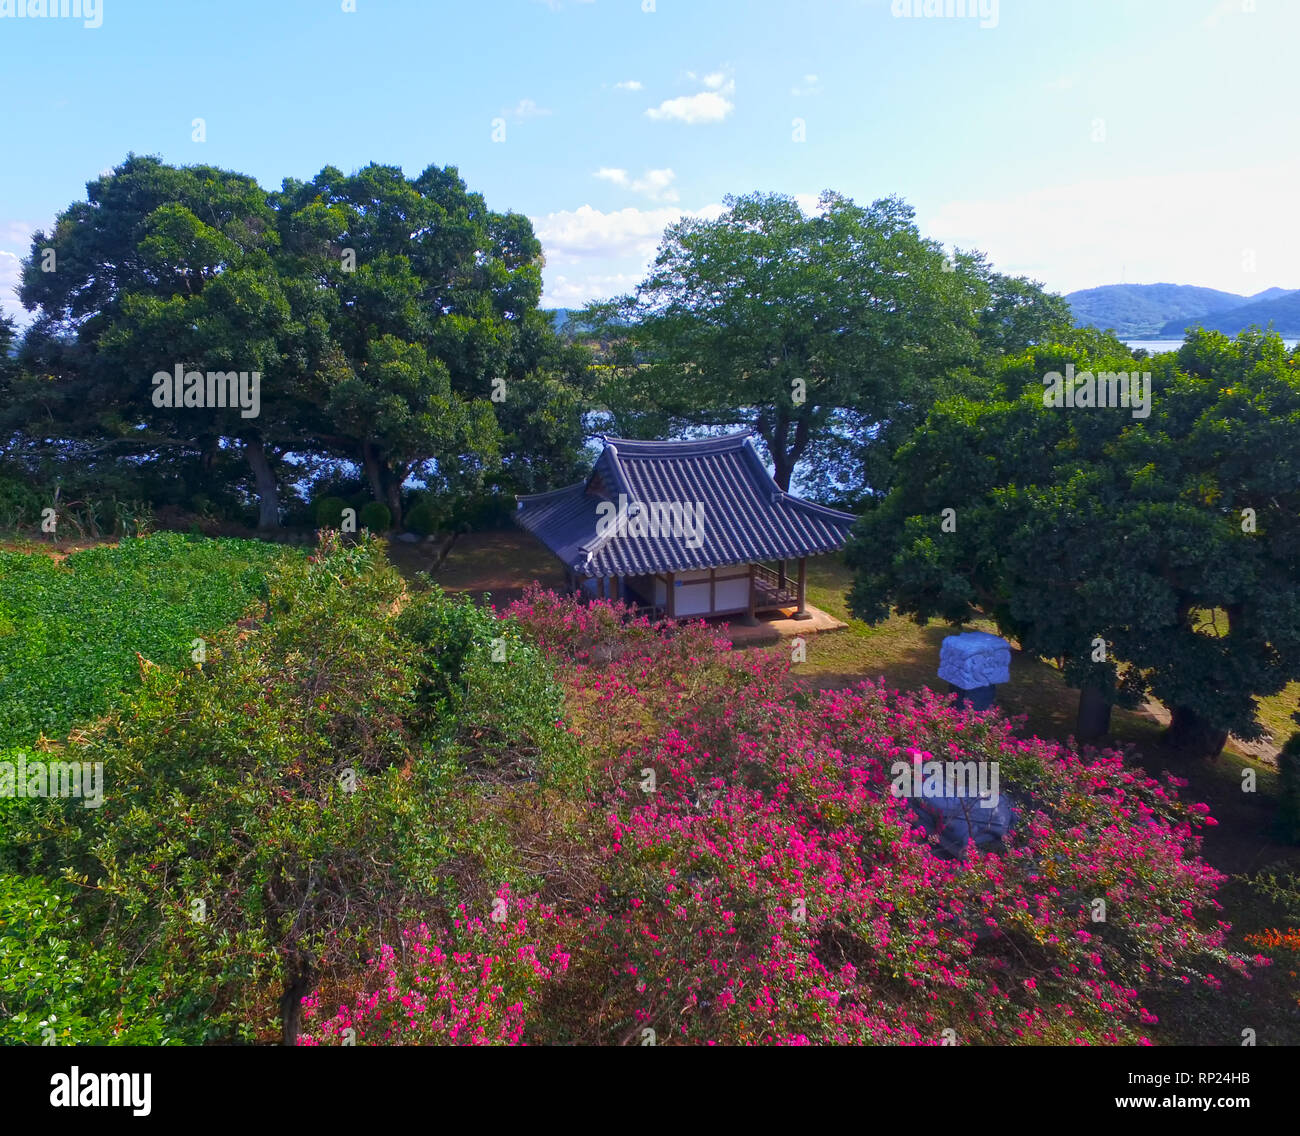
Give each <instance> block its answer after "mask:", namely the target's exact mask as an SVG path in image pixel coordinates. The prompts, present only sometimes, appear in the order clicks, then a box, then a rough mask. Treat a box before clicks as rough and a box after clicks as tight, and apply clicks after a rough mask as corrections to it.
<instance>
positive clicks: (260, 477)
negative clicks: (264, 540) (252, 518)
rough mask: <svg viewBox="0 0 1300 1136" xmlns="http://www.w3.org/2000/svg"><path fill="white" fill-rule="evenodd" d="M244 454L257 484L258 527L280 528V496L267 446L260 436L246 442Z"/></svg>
mask: <svg viewBox="0 0 1300 1136" xmlns="http://www.w3.org/2000/svg"><path fill="white" fill-rule="evenodd" d="M244 456H245V457H246V458H247V459H248V465H249V467H250V468H251V469H252V471H253V480H254V482H255V483H256V485H257V501H258V510H257V527H258V528H259V529H278V528H279V527H280V498H279V491H278V490H277V488H276V484H275V473H274V471H273V470H272V469H271V463H270V462H268V461H267V460H266V447H265V446H264V445H263V444H262V441H261V439H260V438H257V439H252V440H250V441H247V442H245V443H244Z"/></svg>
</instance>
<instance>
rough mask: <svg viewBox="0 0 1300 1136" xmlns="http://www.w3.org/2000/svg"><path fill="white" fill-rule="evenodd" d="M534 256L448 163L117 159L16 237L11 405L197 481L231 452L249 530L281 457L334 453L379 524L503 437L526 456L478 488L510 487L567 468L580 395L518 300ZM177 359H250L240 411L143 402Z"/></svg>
mask: <svg viewBox="0 0 1300 1136" xmlns="http://www.w3.org/2000/svg"><path fill="white" fill-rule="evenodd" d="M541 259H542V258H541V247H540V245H539V243H538V241H537V239H536V237H535V236H534V234H533V231H532V226H531V224H530V223H529V221H528V219H527V218H526V217H522V216H520V215H518V214H513V213H494V212H492V211H490V210H488V209H487V207H486V205H485V204H484V201H483V199H482V197H481V196H480V195H478V194H473V193H470V192H468V190H467V189H466V187H465V184H464V182H463V181H462V180H461V179H460V177H459V175H458V174H457V173H456V171H455V169H453V168H450V167H448V168H446V169H439V168H437V167H433V166H431V167H429V168H428V169H427V170H425V171H424V172H423V173H422V174H420V175H419V177H417V178H414V179H408V178H407V177H406V176H405V175H404V174H403V173H402V171H401V170H400V169H398V168H396V167H392V166H378V165H371V166H368V167H366V168H364V169H362V170H360V171H358V172H357V173H354V174H351V175H345V174H343V173H342V172H341V171H339V170H337V169H335V168H333V167H326V168H325V169H324V170H322V171H321V173H320V174H319V175H317V177H315V178H314V179H313V180H312V181H311V182H306V183H304V182H298V181H292V180H289V181H286V182H285V183H284V185H283V187H282V189H281V190H280V191H278V192H275V193H267V192H266V191H264V190H262V189H261V188H260V187H259V186H258V185H257V183H256V182H255V181H253V180H252V179H251V178H248V177H245V176H243V175H240V174H235V173H231V172H229V171H224V170H218V169H214V168H212V167H208V166H193V167H184V168H175V167H171V166H168V165H165V164H164V163H162V162H160V161H159V160H157V159H156V158H141V157H136V156H130V157H128V159H127V160H126V161H125V162H124V163H123V164H122V165H121V166H119V167H118V168H117V169H116V170H115V171H114V172H113V173H112V174H111V175H106V176H104V177H101V178H99V179H97V180H96V181H94V182H91V183H90V184H89V185H88V187H87V200H86V201H85V202H78V203H75V204H74V205H72V206H70V207H69V208H68V209H67V210H65V211H64V212H63V213H62V214H60V216H59V218H58V219H57V221H56V223H55V226H54V229H53V231H52V232H51V233H49V234H46V233H37V234H36V235H35V237H34V238H33V242H32V249H31V254H30V256H29V258H28V261H27V264H26V266H25V269H24V279H23V289H22V299H23V302H24V303H25V304H26V305H27V306H28V307H29V308H31V309H33V310H35V311H37V313H38V314H37V318H36V320H35V322H34V324H33V326H32V328H31V330H30V332H29V335H28V338H27V345H28V346H27V354H28V356H29V360H30V362H31V364H32V370H33V372H34V373H35V374H37V375H38V376H40V377H41V379H42V380H43V382H42V383H38V384H36V385H34V386H32V387H30V388H29V389H28V391H27V395H28V401H29V405H27V406H25V407H24V411H25V412H28V414H29V418H30V421H31V422H33V423H35V424H36V429H38V430H40V431H41V433H42V437H41V439H40V444H43V445H46V446H47V447H52V448H62V449H63V450H64V451H65V452H74V451H75V452H84V451H85V450H86V449H87V448H92V449H95V450H103V449H105V448H109V449H112V450H113V451H114V452H115V453H117V454H120V455H123V456H129V457H134V458H138V459H139V458H144V459H148V460H153V461H155V462H157V461H158V455H159V454H160V453H165V452H166V451H167V450H168V449H169V448H171V449H175V448H180V449H183V450H185V451H187V452H190V453H192V454H194V455H196V456H197V458H198V460H199V461H200V462H201V463H202V468H203V469H204V470H206V471H208V472H209V473H211V474H213V475H216V474H217V473H218V472H220V469H219V467H220V466H221V464H222V463H221V462H220V458H221V456H222V455H223V454H225V453H229V452H232V451H233V450H238V452H240V453H242V455H243V456H244V458H245V459H246V461H247V463H248V466H249V470H250V473H251V489H252V491H253V492H254V493H255V495H256V496H257V497H258V499H259V503H260V508H259V517H260V521H259V523H260V525H261V527H267V528H269V527H274V526H275V525H276V524H278V515H279V501H278V497H279V491H280V486H281V483H282V481H283V480H284V479H285V477H286V475H287V472H288V470H289V468H290V467H289V466H288V465H287V463H286V462H285V458H286V457H287V456H288V455H290V454H291V453H297V454H299V455H302V454H316V455H323V456H328V457H332V458H341V459H345V460H348V461H352V462H355V463H356V464H357V466H358V467H359V468H360V469H362V470H363V472H364V474H365V477H366V480H367V483H368V484H369V486H370V489H371V492H372V493H373V495H374V497H375V499H376V500H379V501H384V502H386V503H387V504H388V505H389V507H390V509H391V511H392V514H393V518H394V520H395V521H400V519H401V514H402V490H403V486H404V485H405V484H406V483H407V481H408V478H410V477H412V476H416V475H423V476H426V477H429V476H430V475H434V474H439V473H440V474H441V476H438V477H435V478H433V480H436V481H438V482H439V483H441V484H443V485H450V484H453V483H454V484H455V485H456V487H457V488H460V489H463V488H465V487H471V488H472V487H473V486H475V485H477V484H481V483H482V482H483V481H484V480H485V478H487V476H488V475H489V474H490V473H491V471H493V470H497V471H500V467H501V465H502V462H501V455H500V439H501V436H502V433H503V431H504V432H505V433H506V434H507V435H510V436H518V438H519V439H520V441H521V442H527V441H528V440H530V438H531V439H532V440H534V441H536V442H537V443H538V444H539V447H540V450H539V452H538V453H537V454H536V455H533V454H528V455H524V457H525V458H527V459H532V465H531V466H527V465H521V464H520V463H519V462H514V463H511V464H512V465H513V466H515V467H516V468H515V469H508V470H507V471H505V473H504V475H502V474H501V473H500V472H498V475H497V477H496V481H497V483H498V484H504V485H505V486H507V487H510V486H511V485H512V484H513V483H514V481H515V480H517V479H515V478H514V476H513V475H514V473H515V472H518V473H520V474H522V475H523V476H522V479H521V480H522V484H520V486H519V487H520V488H525V489H531V488H533V487H534V484H535V482H536V481H537V480H538V479H539V478H541V479H549V476H550V475H551V474H553V473H556V472H558V473H559V475H560V476H566V475H568V474H569V473H570V472H571V467H572V466H573V462H574V460H575V456H576V454H577V452H578V450H579V449H580V445H581V439H580V437H579V436H577V431H578V430H579V429H580V421H581V416H580V407H581V404H582V403H583V401H584V399H585V395H584V394H583V392H582V391H581V389H580V387H581V382H580V381H579V379H580V377H581V376H584V375H585V370H586V367H585V360H584V359H582V358H578V357H579V356H582V355H583V353H582V352H581V350H578V349H574V348H568V349H564V348H562V346H561V345H559V344H558V342H557V340H556V337H555V335H554V333H553V331H552V330H551V327H550V320H549V319H548V317H547V316H546V315H545V313H542V312H540V311H539V310H538V309H537V303H538V299H539V296H540V290H541ZM178 366H179V367H180V368H181V369H182V371H190V370H198V371H200V372H203V373H206V372H222V373H226V372H230V371H236V372H245V373H248V374H250V375H251V373H253V372H257V373H258V374H259V375H260V379H261V384H260V395H261V407H260V413H259V414H257V415H256V416H251V415H249V414H246V413H245V412H244V411H245V408H242V407H235V406H232V407H213V406H183V407H174V406H161V407H160V406H157V405H155V404H154V401H153V398H152V395H153V393H154V386H153V384H152V378H153V376H154V375H155V373H157V372H159V371H172V370H173V369H174V368H175V367H178ZM512 396H513V399H514V401H513V402H512ZM530 418H531V419H532V420H533V421H534V422H535V423H536V426H537V428H536V429H532V430H531V431H530V429H529V425H528V419H530ZM77 446H80V447H81V449H80V450H77V449H76V447H77ZM298 468H299V470H300V469H301V467H298Z"/></svg>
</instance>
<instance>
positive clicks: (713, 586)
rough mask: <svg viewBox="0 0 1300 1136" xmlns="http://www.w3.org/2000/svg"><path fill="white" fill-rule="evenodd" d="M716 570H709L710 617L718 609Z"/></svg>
mask: <svg viewBox="0 0 1300 1136" xmlns="http://www.w3.org/2000/svg"><path fill="white" fill-rule="evenodd" d="M717 574H718V570H717V569H716V568H710V569H709V614H710V615H712V614H713V613H714V612H715V611H716V610H717V608H718V581H717V579H716V577H717Z"/></svg>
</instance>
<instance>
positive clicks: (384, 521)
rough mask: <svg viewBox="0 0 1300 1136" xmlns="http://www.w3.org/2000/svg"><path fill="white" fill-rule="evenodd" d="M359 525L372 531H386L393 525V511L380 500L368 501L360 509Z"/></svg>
mask: <svg viewBox="0 0 1300 1136" xmlns="http://www.w3.org/2000/svg"><path fill="white" fill-rule="evenodd" d="M360 521H361V527H362V528H363V529H369V530H370V531H371V532H372V533H386V532H387V531H388V530H389V529H390V528H392V527H393V513H392V510H391V509H389V507H388V506H387V505H385V504H384V503H383V502H382V501H369V502H367V503H366V504H365V505H364V506H363V507H362V509H361V514H360Z"/></svg>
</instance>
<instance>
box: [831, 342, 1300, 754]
mask: <svg viewBox="0 0 1300 1136" xmlns="http://www.w3.org/2000/svg"><path fill="white" fill-rule="evenodd" d="M1108 339H1109V337H1100V338H1099V337H1098V333H1093V332H1090V333H1084V334H1083V335H1082V336H1080V338H1079V343H1080V344H1081V346H1079V347H1078V348H1071V347H1068V346H1064V345H1062V346H1057V347H1051V348H1040V349H1036V350H1033V351H1031V352H1027V353H1025V354H1024V355H1022V356H1018V357H1010V358H1008V359H1007V360H1006V363H1005V366H1004V367H1003V369H1002V372H1001V374H1000V376H999V388H1000V392H1001V395H1000V397H998V398H995V399H988V400H980V401H976V400H972V399H960V398H959V399H953V400H949V401H945V402H942V403H940V404H939V405H937V406H936V407H935V408H934V409H933V410H932V412H931V413H930V415H929V417H928V418H927V420H926V422H925V425H924V428H923V429H921V430H918V431H917V432H916V433H915V434H914V436H913V437H912V439H911V440H910V441H909V442H908V443H907V444H906V445H904V446H903V447H902V448H901V450H900V451H899V455H898V466H899V471H898V477H897V480H896V483H895V485H894V488H893V490H892V491H891V492H890V494H889V495H888V496H887V497H886V498H885V499H884V500H882V501H880V502H878V503H875V504H874V505H872V506H871V507H870V508H868V510H867V512H866V513H865V515H864V516H863V518H862V520H861V522H860V525H859V527H858V529H857V530H856V531H855V534H854V538H853V540H852V541H851V544H850V547H849V549H848V559H849V563H850V565H851V566H852V567H853V568H854V569H855V572H856V577H855V583H854V587H853V590H852V593H851V596H850V605H851V607H852V609H853V610H854V612H855V613H856V614H858V615H859V616H861V617H862V618H864V619H867V620H869V621H877V620H879V619H881V618H884V617H885V616H886V615H887V614H888V610H889V606H890V605H891V604H892V605H893V606H894V607H896V608H897V610H899V611H900V612H903V613H905V614H910V615H912V616H914V617H915V618H917V619H918V620H925V619H928V618H930V617H939V618H943V619H946V620H948V621H950V622H952V623H955V624H961V623H965V622H968V621H970V620H972V619H975V618H977V617H978V616H980V615H985V616H988V617H989V618H992V619H994V620H995V621H996V622H997V624H998V626H999V628H1000V629H1001V630H1002V631H1003V633H1004V634H1007V635H1009V636H1012V637H1014V638H1016V639H1018V640H1019V641H1020V643H1021V645H1022V646H1023V648H1024V649H1025V650H1026V651H1029V652H1031V653H1032V654H1035V655H1039V656H1042V657H1045V658H1051V659H1057V660H1059V661H1061V663H1062V664H1063V666H1064V671H1065V676H1066V678H1067V680H1069V681H1070V682H1071V683H1072V684H1073V685H1076V686H1078V687H1080V689H1081V691H1082V694H1081V700H1080V720H1079V732H1080V734H1081V736H1084V737H1093V736H1097V735H1099V734H1101V733H1104V732H1105V730H1106V728H1107V726H1108V723H1109V707H1110V705H1111V704H1112V702H1114V701H1117V700H1118V701H1120V702H1121V703H1125V704H1131V703H1132V702H1134V701H1135V700H1137V699H1138V698H1139V697H1140V696H1141V695H1142V694H1144V693H1146V692H1150V693H1152V694H1154V695H1155V696H1156V697H1158V698H1160V699H1161V700H1162V701H1163V702H1165V704H1166V705H1168V706H1169V707H1170V710H1171V713H1172V718H1173V720H1172V723H1171V726H1170V729H1169V731H1168V735H1167V736H1168V740H1169V741H1170V742H1171V743H1172V744H1173V745H1175V746H1177V747H1178V748H1179V749H1181V750H1183V751H1184V752H1189V753H1195V754H1210V755H1212V754H1216V753H1218V752H1219V750H1220V749H1221V748H1222V746H1223V744H1224V741H1225V740H1226V737H1227V733H1228V732H1232V733H1236V734H1238V735H1239V736H1241V737H1245V738H1251V737H1257V736H1259V734H1260V732H1261V731H1260V727H1259V726H1258V724H1257V722H1256V719H1255V706H1256V704H1255V698H1256V697H1257V696H1261V695H1269V694H1274V693H1276V692H1278V691H1280V690H1281V689H1282V688H1283V687H1284V686H1285V685H1286V683H1287V682H1288V681H1290V680H1292V679H1295V678H1297V677H1300V476H1298V474H1300V377H1298V372H1297V368H1296V365H1295V360H1294V359H1289V358H1288V357H1287V356H1286V354H1285V351H1284V348H1283V346H1282V343H1281V341H1280V340H1279V339H1277V338H1276V337H1264V336H1259V335H1243V336H1242V337H1241V338H1239V339H1238V340H1237V341H1236V342H1235V343H1234V342H1232V341H1230V340H1227V339H1225V338H1224V337H1223V336H1221V335H1217V334H1201V333H1197V334H1193V335H1192V336H1190V337H1189V339H1188V341H1187V343H1186V344H1185V345H1184V347H1183V349H1182V350H1181V351H1180V352H1179V354H1178V356H1177V357H1176V359H1175V358H1174V357H1172V356H1167V357H1161V360H1160V361H1159V362H1157V363H1154V364H1151V365H1152V367H1153V368H1154V373H1153V374H1152V388H1151V389H1152V401H1151V413H1150V417H1149V418H1141V417H1134V416H1133V412H1132V410H1131V409H1124V408H1120V409H1102V408H1093V409H1086V408H1076V409H1069V408H1065V407H1061V408H1051V407H1047V406H1045V405H1044V399H1043V391H1044V386H1043V382H1042V380H1043V377H1044V376H1045V375H1047V374H1048V373H1049V372H1053V371H1055V372H1064V370H1065V364H1066V363H1074V364H1075V366H1076V367H1077V369H1078V372H1079V373H1083V372H1085V371H1090V372H1093V373H1096V372H1099V371H1120V370H1123V371H1125V372H1129V371H1133V370H1135V369H1136V367H1135V365H1134V364H1133V362H1132V360H1131V359H1130V358H1126V357H1125V356H1124V355H1123V354H1122V353H1117V352H1115V350H1114V347H1113V346H1111V347H1110V348H1109V351H1110V353H1109V354H1090V353H1089V351H1088V347H1089V346H1091V347H1093V348H1097V347H1101V348H1105V347H1106V344H1107V341H1108ZM1110 343H1111V344H1112V345H1113V344H1114V341H1113V340H1110ZM945 510H952V512H951V513H945Z"/></svg>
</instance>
